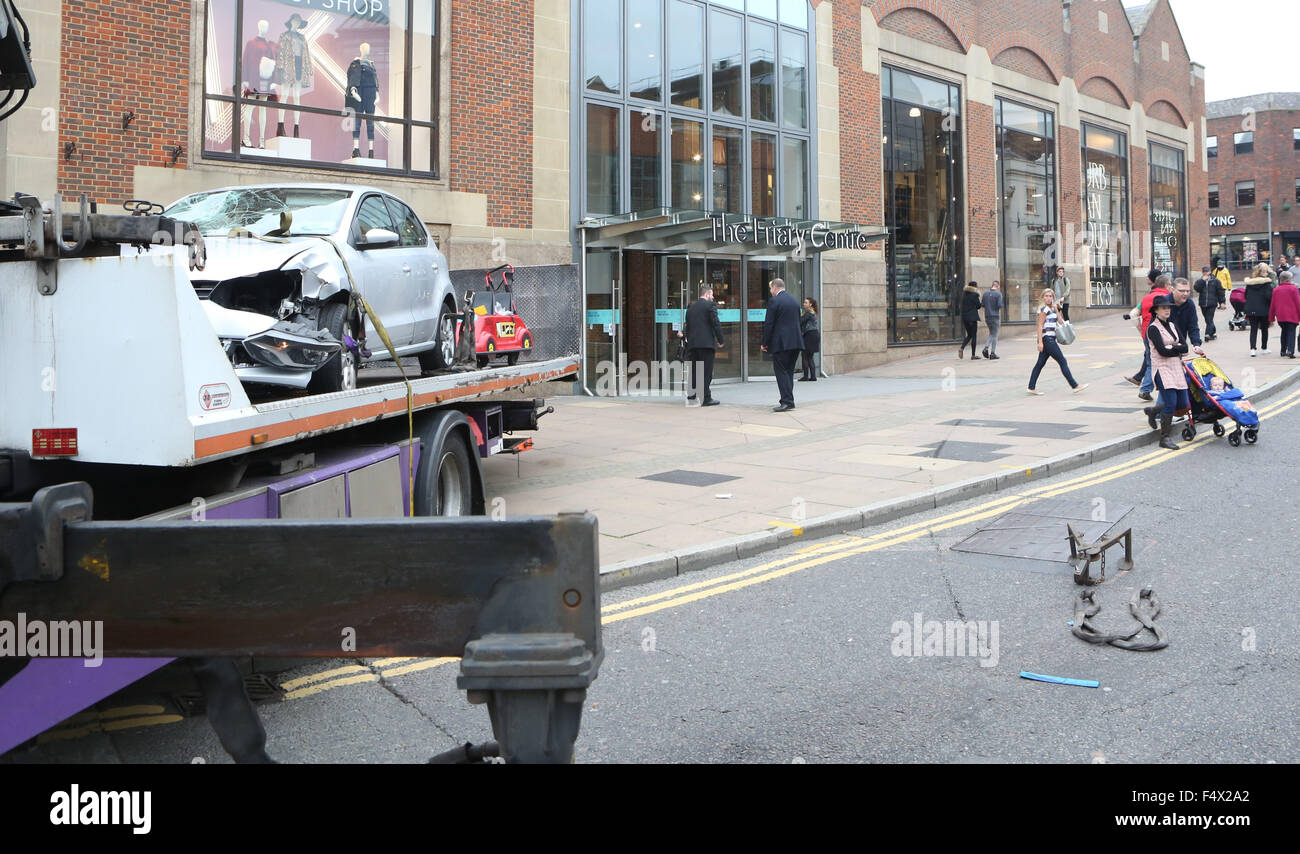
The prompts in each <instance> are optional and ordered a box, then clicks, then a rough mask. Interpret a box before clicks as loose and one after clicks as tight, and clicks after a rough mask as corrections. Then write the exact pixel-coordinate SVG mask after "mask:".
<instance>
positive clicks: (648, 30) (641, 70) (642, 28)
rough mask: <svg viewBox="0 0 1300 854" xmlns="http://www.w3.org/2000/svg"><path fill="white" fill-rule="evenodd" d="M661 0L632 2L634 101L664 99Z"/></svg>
mask: <svg viewBox="0 0 1300 854" xmlns="http://www.w3.org/2000/svg"><path fill="white" fill-rule="evenodd" d="M660 9H661V6H660V0H628V3H627V88H628V91H629V94H631V96H632V97H633V98H641V99H644V100H646V101H658V100H660V99H662V98H663V74H662V72H661V70H660V69H661V67H662V66H663V57H662V53H663V51H662V48H661V46H660V43H661V41H662V36H663V32H662V30H663V27H662V26H661V25H660V20H659V16H660Z"/></svg>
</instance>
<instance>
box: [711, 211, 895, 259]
mask: <svg viewBox="0 0 1300 854" xmlns="http://www.w3.org/2000/svg"><path fill="white" fill-rule="evenodd" d="M709 220H710V221H711V222H712V224H713V240H714V242H715V243H748V244H751V245H754V246H770V247H773V248H777V249H791V250H796V251H798V250H800V249H801V248H802V249H804V250H808V249H811V250H812V251H814V252H818V251H822V250H830V249H868V248H870V246H871V241H872V238H871V237H870V236H868V235H866V234H863V233H862V232H861V231H858V230H857V229H856V228H853V229H852V230H847V231H846V230H836V229H834V228H833V227H832V224H831V223H826V222H817V223H813V224H812V225H810V226H797V225H790V224H788V223H787V222H784V221H782V220H771V219H764V218H762V217H749V218H747V219H742V220H738V221H736V222H727V221H726V220H725V218H724V217H723V216H721V215H720V214H713V215H711V216H710V217H709Z"/></svg>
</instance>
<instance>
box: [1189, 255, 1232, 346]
mask: <svg viewBox="0 0 1300 854" xmlns="http://www.w3.org/2000/svg"><path fill="white" fill-rule="evenodd" d="M1195 288H1196V304H1197V305H1198V306H1200V309H1201V315H1202V316H1203V317H1204V318H1205V340H1206V341H1213V340H1214V339H1215V338H1216V337H1217V336H1218V334H1219V331H1218V329H1216V328H1215V326H1214V313H1215V312H1216V311H1218V310H1219V309H1221V308H1223V307H1224V306H1225V305H1226V303H1227V301H1228V295H1227V294H1226V293H1224V292H1223V283H1222V282H1220V281H1219V279H1218V277H1216V276H1215V275H1214V274H1213V273H1211V272H1210V268H1209V267H1202V268H1201V278H1200V279H1198V280H1197V282H1196V285H1195Z"/></svg>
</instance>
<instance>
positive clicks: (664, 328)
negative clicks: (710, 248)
mask: <svg viewBox="0 0 1300 854" xmlns="http://www.w3.org/2000/svg"><path fill="white" fill-rule="evenodd" d="M696 263H697V264H698V263H699V262H698V261H697V262H696ZM697 296H698V293H697V289H696V288H692V286H691V259H690V258H689V257H688V256H686V255H664V256H662V257H660V258H659V259H657V268H656V276H655V302H654V304H655V325H654V328H655V360H656V361H658V362H659V363H660V364H663V363H666V362H675V361H677V345H678V342H679V341H680V338H679V337H678V336H679V334H680V333H681V332H682V331H683V330H684V329H685V328H686V309H687V307H688V306H689V305H690V304H691V302H693V301H694V300H695V298H696V297H697ZM665 376H668V377H670V378H671V379H670V381H671V383H672V390H673V391H683V388H682V387H683V385H684V384H685V375H684V374H678V373H672V372H669V373H668V374H665Z"/></svg>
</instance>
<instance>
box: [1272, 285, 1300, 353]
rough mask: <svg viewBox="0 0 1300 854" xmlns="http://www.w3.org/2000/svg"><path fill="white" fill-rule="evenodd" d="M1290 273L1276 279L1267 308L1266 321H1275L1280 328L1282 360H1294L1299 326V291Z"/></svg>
mask: <svg viewBox="0 0 1300 854" xmlns="http://www.w3.org/2000/svg"><path fill="white" fill-rule="evenodd" d="M1292 278H1293V276H1292V275H1291V273H1290V271H1287V272H1285V273H1281V274H1280V275H1278V277H1277V287H1276V288H1274V289H1273V299H1272V300H1271V301H1270V302H1269V306H1268V321H1269V323H1272V322H1273V321H1275V320H1276V321H1277V322H1278V324H1279V325H1281V327H1282V358H1284V359H1294V358H1295V331H1296V326H1297V325H1298V324H1300V289H1297V288H1296V284H1295V282H1294V281H1292Z"/></svg>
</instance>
